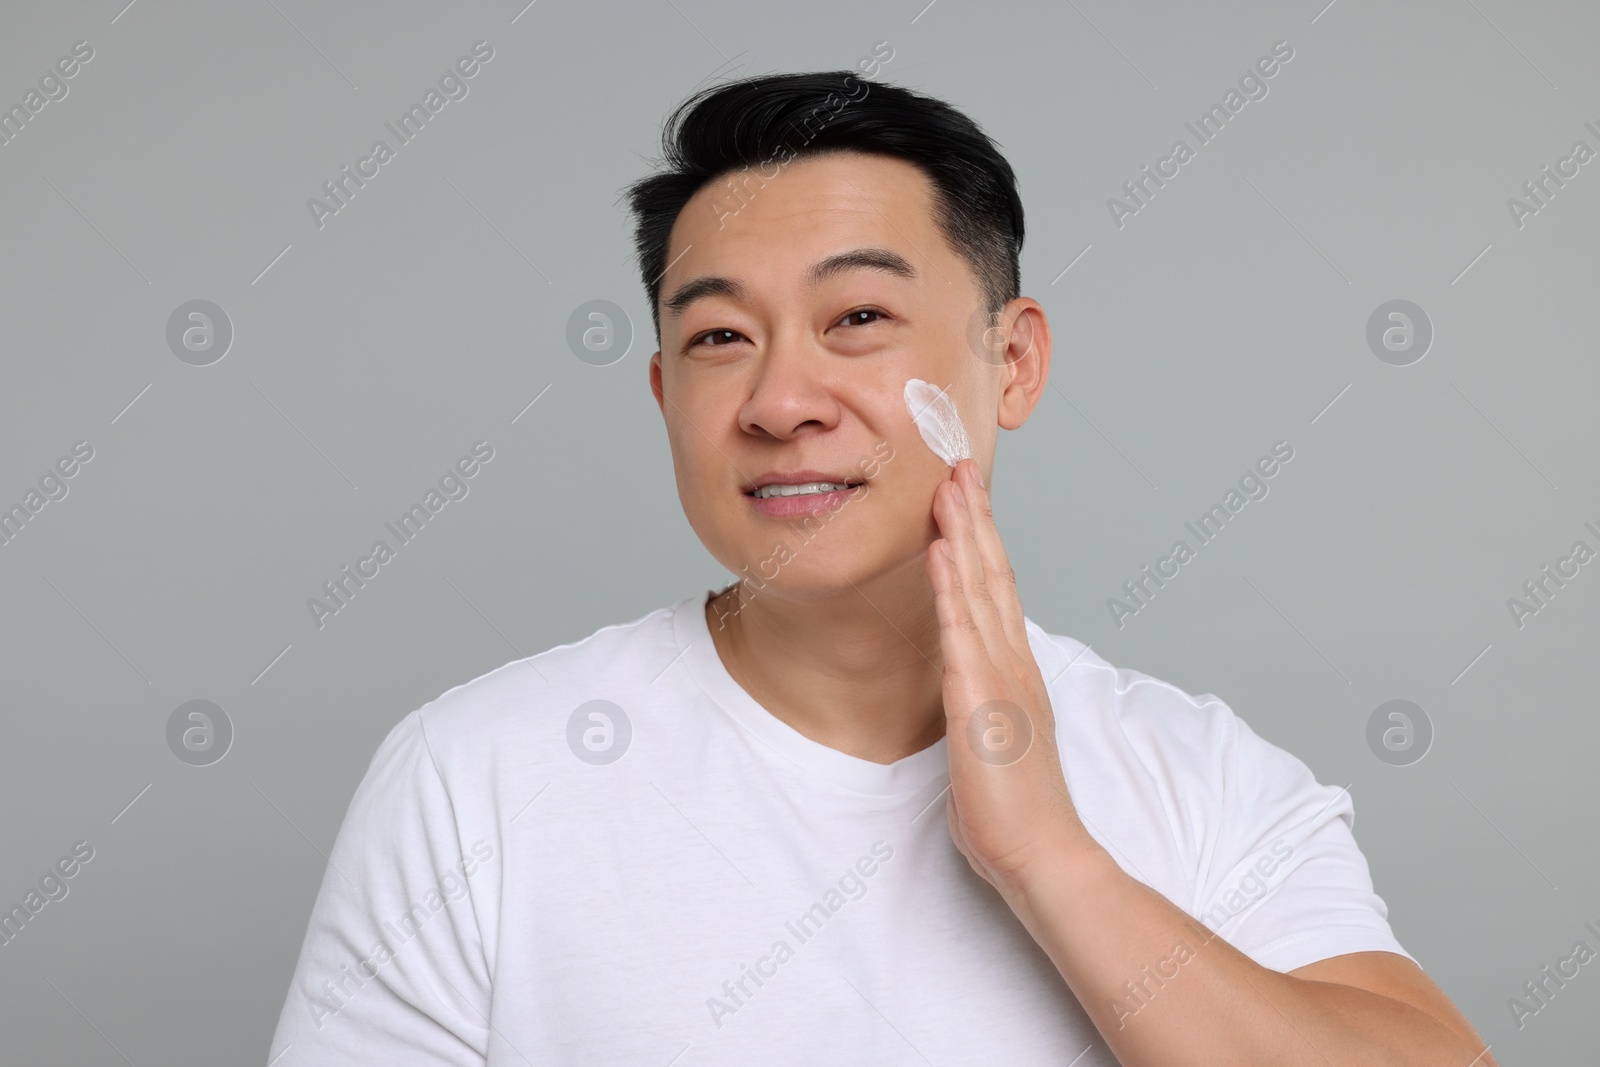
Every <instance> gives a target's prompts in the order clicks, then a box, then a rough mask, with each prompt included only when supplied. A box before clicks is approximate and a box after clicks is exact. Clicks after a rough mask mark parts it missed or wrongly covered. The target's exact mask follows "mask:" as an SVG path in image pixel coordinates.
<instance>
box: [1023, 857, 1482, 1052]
mask: <svg viewBox="0 0 1600 1067" xmlns="http://www.w3.org/2000/svg"><path fill="white" fill-rule="evenodd" d="M1034 868H1035V869H1034V870H1032V871H1030V872H1029V873H1028V874H1027V876H1026V877H1025V878H1024V879H1023V880H1022V883H1021V884H1020V885H1019V887H1018V888H1016V889H1015V890H1014V891H1013V892H1012V893H1011V894H1009V896H1010V903H1011V905H1012V907H1013V909H1014V910H1015V911H1016V912H1017V914H1018V916H1019V917H1020V918H1021V919H1022V921H1023V923H1024V925H1025V926H1026V927H1027V928H1028V930H1029V932H1030V933H1031V934H1032V935H1033V937H1034V939H1035V940H1036V941H1038V943H1039V944H1040V946H1041V947H1042V948H1043V949H1044V950H1045V952H1046V953H1047V954H1048V955H1049V957H1050V959H1051V960H1052V961H1053V962H1054V963H1055V965H1056V969H1057V970H1059V971H1060V972H1061V976H1062V977H1063V978H1064V979H1065V980H1066V982H1067V985H1068V986H1069V987H1070V988H1071V989H1072V992H1073V993H1074V995H1075V996H1076V997H1077V998H1078V1000H1079V1001H1080V1002H1081V1003H1082V1004H1083V1006H1084V1009H1085V1010H1086V1011H1087V1012H1088V1014H1089V1017H1090V1018H1091V1019H1092V1020H1093V1021H1094V1024H1095V1026H1096V1027H1098V1028H1099V1030H1100V1033H1101V1034H1102V1035H1103V1036H1104V1037H1105V1039H1106V1042H1107V1043H1108V1044H1109V1045H1110V1046H1111V1050H1112V1052H1113V1053H1114V1054H1115V1055H1116V1057H1117V1059H1118V1061H1119V1062H1120V1063H1122V1064H1123V1067H1189V1065H1196V1067H1198V1065H1200V1064H1220V1063H1226V1064H1229V1065H1230V1067H1235V1065H1237V1067H1253V1065H1256V1064H1260V1065H1263V1067H1266V1065H1271V1067H1299V1065H1301V1064H1304V1065H1307V1067H1310V1065H1313V1064H1314V1065H1316V1067H1327V1064H1329V1063H1337V1064H1339V1065H1340V1067H1368V1065H1371V1067H1433V1065H1435V1064H1437V1065H1439V1067H1465V1065H1467V1064H1471V1063H1474V1062H1476V1063H1478V1064H1482V1063H1483V1062H1484V1061H1483V1060H1481V1059H1480V1060H1476V1061H1475V1057H1477V1056H1478V1055H1479V1053H1480V1051H1481V1049H1480V1048H1477V1047H1474V1046H1473V1045H1472V1044H1471V1043H1470V1042H1469V1041H1468V1040H1467V1039H1465V1038H1464V1037H1463V1036H1461V1035H1460V1034H1458V1033H1456V1032H1455V1031H1453V1030H1451V1029H1449V1028H1448V1027H1446V1026H1445V1025H1444V1024H1443V1023H1441V1022H1440V1021H1439V1020H1437V1019H1435V1018H1433V1017H1432V1016H1430V1015H1428V1014H1427V1013H1425V1012H1423V1011H1421V1010H1419V1009H1417V1008H1415V1007H1413V1006H1411V1005H1409V1004H1405V1003H1403V1002H1401V1001H1399V1000H1395V999H1393V998H1390V997H1386V996H1381V995H1379V994H1377V993H1372V992H1369V991H1367V990H1364V989H1357V988H1355V987H1354V986H1347V985H1339V984H1335V983H1331V982H1314V981H1308V980H1305V979H1301V978H1296V977H1293V976H1291V975H1287V974H1282V973H1280V972H1278V971H1273V970H1269V969H1267V968H1265V967H1262V966H1260V965H1259V964H1257V963H1256V962H1255V961H1253V960H1251V959H1250V958H1249V957H1248V956H1246V955H1244V954H1243V953H1242V952H1240V951H1238V950H1237V949H1236V948H1234V947H1233V946H1232V945H1230V944H1228V942H1227V941H1225V940H1223V939H1222V938H1220V937H1217V936H1216V935H1215V934H1213V933H1212V932H1211V931H1210V930H1208V929H1206V928H1205V927H1204V926H1203V925H1201V924H1200V923H1199V922H1198V921H1197V920H1195V919H1193V918H1191V917H1190V916H1189V915H1187V914H1185V913H1184V912H1183V910H1182V909H1180V908H1178V907H1177V906H1176V905H1174V904H1173V903H1172V902H1171V901H1169V900H1167V899H1166V898H1165V897H1163V896H1162V895H1161V894H1160V893H1158V892H1156V891H1155V890H1153V889H1151V888H1150V887H1149V886H1146V885H1144V884H1143V883H1142V882H1140V881H1138V880H1137V879H1135V878H1133V877H1131V876H1129V875H1128V874H1127V873H1126V872H1124V871H1123V870H1122V869H1121V868H1120V867H1119V866H1117V864H1116V862H1115V861H1114V860H1113V859H1112V857H1111V855H1110V854H1109V853H1107V852H1106V851H1104V850H1103V849H1101V848H1100V847H1099V846H1098V845H1093V846H1092V847H1090V846H1088V845H1085V846H1083V847H1074V848H1072V849H1070V850H1069V849H1062V850H1059V851H1058V852H1056V853H1054V854H1053V855H1052V856H1050V857H1048V858H1046V859H1043V860H1042V861H1041V862H1039V863H1037V864H1035V865H1034Z"/></svg>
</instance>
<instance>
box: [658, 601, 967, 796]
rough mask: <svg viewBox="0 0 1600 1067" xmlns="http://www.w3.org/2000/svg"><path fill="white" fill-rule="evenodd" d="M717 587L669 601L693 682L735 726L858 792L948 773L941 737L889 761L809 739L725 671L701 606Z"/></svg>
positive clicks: (909, 788)
mask: <svg viewBox="0 0 1600 1067" xmlns="http://www.w3.org/2000/svg"><path fill="white" fill-rule="evenodd" d="M717 592H718V591H717V590H715V589H707V590H706V591H705V592H703V593H699V594H694V595H691V596H686V597H684V598H683V599H682V600H680V601H678V602H677V603H676V604H675V605H673V608H672V633H673V640H674V642H675V643H676V644H677V651H678V656H679V657H680V658H681V659H682V661H683V664H684V666H685V667H686V668H687V669H688V671H689V675H690V677H691V678H693V679H694V682H695V684H696V685H698V686H699V687H700V689H701V691H702V692H704V693H705V694H706V696H708V697H710V698H711V700H712V702H714V703H715V704H716V705H717V706H718V707H719V708H721V709H722V710H723V711H724V712H726V713H727V714H728V716H729V717H730V718H732V719H733V720H734V721H735V722H736V723H738V725H739V726H741V727H742V728H744V729H745V730H747V731H749V732H750V733H751V734H753V735H755V737H756V738H757V739H759V740H760V741H761V742H763V743H764V744H766V745H767V747H769V748H771V749H772V750H774V751H775V752H777V753H778V754H779V755H781V756H784V757H786V758H787V759H789V760H790V761H792V762H794V763H796V764H798V765H799V766H800V767H802V768H803V769H804V770H806V771H807V772H809V773H811V774H813V775H816V776H818V777H821V778H825V779H827V780H829V781H831V782H833V783H834V784H836V785H839V786H842V787H844V788H845V789H849V790H852V791H854V792H857V793H866V794H871V795H874V796H898V795H903V794H909V793H914V792H916V791H918V790H920V789H922V788H923V787H924V786H926V785H927V784H928V783H929V782H931V781H933V780H934V779H936V778H939V777H940V776H941V775H944V776H948V774H949V770H950V765H949V761H948V759H947V757H946V755H945V739H944V738H942V737H941V738H939V740H938V741H936V742H935V743H934V744H932V745H929V746H928V747H927V748H925V749H923V750H922V751H920V752H913V753H912V754H911V755H909V756H906V757H904V758H903V759H899V760H896V761H895V762H893V763H874V762H872V761H871V760H865V759H861V758H859V757H856V756H851V755H849V754H847V753H844V752H840V751H839V750H838V749H835V748H829V747H828V746H827V745H824V744H822V743H821V742H818V741H813V740H812V739H811V738H809V737H807V736H805V735H804V734H802V733H800V732H799V731H798V730H796V729H795V728H794V727H792V726H790V725H789V724H788V723H786V722H784V721H783V720H782V719H780V718H778V717H777V716H776V715H773V714H772V713H771V712H770V711H768V710H767V709H766V708H764V707H762V706H761V705H760V704H759V703H757V701H756V699H755V698H754V697H752V696H751V695H750V694H749V693H748V692H746V691H745V689H744V687H743V686H741V685H740V684H739V683H738V682H737V681H735V680H734V677H733V676H732V675H731V674H729V673H728V669H727V667H725V666H724V665H723V663H722V657H721V656H720V655H718V653H717V646H716V644H715V642H713V640H712V638H711V629H710V627H709V626H708V625H707V624H706V612H705V607H706V601H707V600H709V599H710V598H711V597H713V596H715V595H716V594H717Z"/></svg>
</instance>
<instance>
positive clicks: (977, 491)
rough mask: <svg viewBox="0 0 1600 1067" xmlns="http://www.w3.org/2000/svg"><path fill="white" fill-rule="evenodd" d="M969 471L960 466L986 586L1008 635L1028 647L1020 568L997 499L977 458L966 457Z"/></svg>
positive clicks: (1014, 642)
mask: <svg viewBox="0 0 1600 1067" xmlns="http://www.w3.org/2000/svg"><path fill="white" fill-rule="evenodd" d="M962 466H964V467H965V468H966V470H965V472H963V471H961V470H959V469H958V470H957V471H956V472H955V476H956V477H957V478H963V474H964V475H965V477H964V478H963V480H962V482H961V487H962V491H963V493H964V494H965V496H966V498H967V512H968V514H969V516H970V517H971V520H972V532H973V540H974V543H975V544H976V545H977V549H978V555H979V558H981V559H982V560H983V571H984V589H985V591H986V592H987V594H988V596H989V599H990V600H991V601H992V602H993V604H994V606H995V611H996V613H997V614H998V615H999V619H1000V623H1001V626H1002V627H1003V629H1004V632H1005V635H1006V637H1007V639H1008V640H1010V641H1011V643H1012V647H1014V648H1016V649H1018V650H1021V649H1024V648H1027V647H1028V630H1027V627H1026V625H1025V624H1024V623H1023V618H1022V596H1021V594H1020V593H1019V592H1018V591H1017V576H1016V572H1015V571H1014V570H1013V569H1012V567H1011V560H1010V558H1009V557H1008V556H1007V555H1006V549H1005V544H1004V543H1003V542H1002V541H1001V539H1000V528H999V527H998V526H997V525H995V521H994V507H993V502H992V500H991V498H990V496H989V490H988V487H986V486H985V485H983V483H982V482H981V480H980V479H979V477H978V464H977V462H976V461H973V460H967V461H964V462H963V464H962Z"/></svg>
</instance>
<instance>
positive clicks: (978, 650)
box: [927, 538, 989, 713]
mask: <svg viewBox="0 0 1600 1067" xmlns="http://www.w3.org/2000/svg"><path fill="white" fill-rule="evenodd" d="M946 544H949V538H940V539H939V540H937V541H934V542H933V544H931V545H929V546H928V559H927V563H928V571H929V577H930V579H931V581H932V584H933V606H934V612H935V614H936V615H937V616H938V620H939V648H940V651H941V652H942V653H943V655H944V670H945V681H946V686H947V688H948V686H949V684H950V682H951V680H952V679H958V680H962V681H966V680H971V679H976V678H981V677H982V673H981V671H982V669H983V665H984V664H985V663H987V662H988V661H989V653H988V650H987V649H986V648H985V647H984V644H983V635H982V633H981V632H980V631H979V629H978V624H977V620H976V619H974V618H973V615H972V610H971V604H970V602H969V600H968V598H967V594H966V591H965V590H964V589H963V588H962V584H961V575H960V573H959V571H958V569H957V567H956V565H955V563H954V561H952V560H950V559H947V558H946V557H945V554H944V549H943V547H942V546H944V545H946ZM952 547H953V546H952ZM945 710H946V712H947V713H948V712H950V711H951V710H952V702H951V701H950V700H949V699H948V698H947V699H946V701H945ZM955 710H959V709H955Z"/></svg>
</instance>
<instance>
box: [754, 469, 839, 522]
mask: <svg viewBox="0 0 1600 1067" xmlns="http://www.w3.org/2000/svg"><path fill="white" fill-rule="evenodd" d="M866 484H867V483H866V479H865V478H861V477H857V476H851V475H846V474H839V473H837V472H830V471H818V470H801V471H767V472H766V473H764V474H760V475H757V476H756V477H755V478H753V479H751V480H750V481H749V482H748V483H747V484H746V485H745V486H744V495H745V496H746V497H747V498H748V499H749V500H750V503H751V505H752V506H753V507H754V508H755V510H756V511H758V512H760V513H761V514H762V515H765V516H766V517H768V518H772V519H794V518H803V517H805V516H808V515H816V514H819V513H822V512H829V511H833V510H835V509H836V508H839V507H841V506H843V505H844V504H846V503H848V502H849V501H850V500H851V499H853V498H854V497H857V496H860V495H862V493H859V492H857V490H861V491H862V492H864V491H865V489H866Z"/></svg>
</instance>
